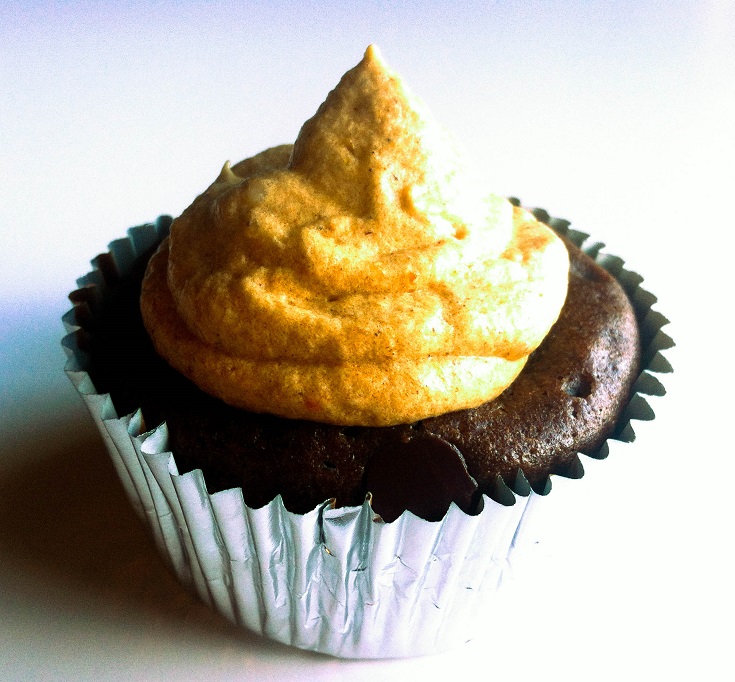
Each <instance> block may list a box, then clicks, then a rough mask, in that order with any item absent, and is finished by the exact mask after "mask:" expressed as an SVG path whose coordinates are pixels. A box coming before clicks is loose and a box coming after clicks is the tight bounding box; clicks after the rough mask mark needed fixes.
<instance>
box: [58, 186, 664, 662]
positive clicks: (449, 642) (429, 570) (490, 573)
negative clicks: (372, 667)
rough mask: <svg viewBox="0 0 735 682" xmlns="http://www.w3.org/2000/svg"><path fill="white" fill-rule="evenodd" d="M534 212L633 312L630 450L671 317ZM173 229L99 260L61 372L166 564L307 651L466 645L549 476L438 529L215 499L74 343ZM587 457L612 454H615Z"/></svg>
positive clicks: (135, 236) (86, 284)
mask: <svg viewBox="0 0 735 682" xmlns="http://www.w3.org/2000/svg"><path fill="white" fill-rule="evenodd" d="M513 201H514V203H517V201H516V200H513ZM535 214H536V216H537V217H538V218H540V219H542V220H544V221H545V222H547V223H548V224H550V225H551V227H553V228H554V229H555V230H556V231H557V232H559V233H561V234H564V235H565V236H567V237H568V238H569V239H571V240H572V241H573V242H574V243H576V244H577V245H578V246H580V247H581V248H582V250H584V251H585V252H586V253H588V254H589V255H591V256H592V257H593V258H594V259H595V260H596V261H597V262H598V263H600V264H601V265H602V266H603V267H605V268H606V269H607V270H608V271H610V272H611V273H612V274H613V275H614V276H615V277H616V278H617V279H618V281H620V283H621V284H622V286H623V288H624V289H625V290H626V292H627V294H628V296H629V297H630V299H631V301H632V303H633V305H634V307H635V310H636V313H637V316H638V321H639V326H640V330H641V338H642V346H643V357H642V367H643V369H642V371H641V374H640V376H639V378H638V381H637V382H636V385H635V389H634V394H633V395H632V397H631V399H630V402H629V403H628V406H627V407H626V409H625V411H624V414H623V416H622V417H621V419H620V421H619V423H618V426H617V428H616V431H615V433H614V434H613V438H615V439H617V440H622V441H632V440H633V439H634V438H635V433H634V431H633V427H632V425H631V422H632V421H633V420H650V419H653V417H654V414H653V411H652V409H651V408H650V406H649V404H648V402H647V401H646V399H645V397H644V396H645V395H663V394H664V388H663V386H662V384H661V382H660V381H659V379H658V378H657V376H656V375H659V374H661V373H665V372H670V371H672V370H671V366H670V364H669V363H668V361H667V360H666V358H665V357H664V355H663V353H662V352H663V351H664V350H665V349H666V348H669V347H671V346H672V345H673V342H672V341H671V339H670V338H669V337H668V336H667V335H666V334H664V333H663V332H662V331H661V329H662V327H663V326H665V325H666V324H667V322H668V321H667V320H666V319H665V318H664V317H663V316H662V315H660V314H659V313H657V312H656V311H654V310H653V309H652V306H653V304H654V303H655V300H656V299H655V297H653V296H652V295H651V294H649V293H648V292H646V291H645V290H644V289H643V288H642V287H641V284H642V281H643V280H642V278H641V277H640V276H639V275H637V274H635V273H633V272H629V271H627V270H626V269H625V268H624V262H623V260H622V259H620V258H618V257H617V256H611V255H609V254H606V253H604V251H603V245H602V244H600V243H597V242H591V241H590V240H589V237H588V235H586V234H584V233H581V232H577V231H574V230H571V229H570V228H569V223H568V222H566V221H563V220H559V219H553V218H550V217H549V216H548V214H546V212H545V211H542V210H537V211H535ZM170 224H171V218H169V217H167V216H163V217H161V218H159V219H158V220H157V221H156V222H154V223H150V224H146V225H141V226H138V227H135V228H131V229H130V230H128V236H127V238H125V239H119V240H116V241H114V242H112V243H111V244H110V247H109V248H110V251H109V253H107V254H103V255H101V256H98V257H97V258H96V259H94V260H93V261H92V265H93V267H94V269H93V271H92V272H90V273H89V274H87V275H86V276H84V277H82V278H80V279H79V280H78V286H79V289H77V290H76V291H75V292H73V293H72V294H71V295H70V298H71V300H72V302H73V304H74V307H73V309H72V310H70V311H69V312H68V313H67V314H66V315H65V316H64V324H65V326H66V328H67V332H68V335H67V336H65V337H64V339H63V342H62V345H63V347H64V348H65V350H66V352H67V355H68V361H67V364H66V367H65V371H66V373H67V375H68V376H69V378H70V379H71V381H72V383H73V385H74V387H75V388H76V389H77V391H78V392H79V394H80V395H81V396H82V399H83V400H84V402H85V404H86V405H87V408H88V409H89V412H90V414H91V415H92V418H93V420H94V421H95V424H96V425H97V428H98V429H99V432H100V434H101V435H102V438H103V440H104V443H105V446H106V448H107V450H108V452H109V454H110V457H111V458H112V461H113V464H114V466H115V469H116V471H117V474H118V476H119V478H120V480H121V482H122V484H123V487H124V489H125V491H126V493H127V496H128V498H129V499H130V502H131V504H132V505H133V507H134V508H135V510H136V512H137V514H138V516H139V517H140V518H141V520H142V521H143V523H144V524H145V525H146V526H147V527H148V529H149V530H150V532H151V535H152V536H153V539H154V541H155V544H156V546H157V548H158V551H159V553H160V554H161V556H162V557H163V558H164V559H165V561H166V562H167V563H168V564H169V565H170V567H171V568H172V570H173V571H174V572H175V573H176V575H177V576H178V578H179V580H180V581H181V582H182V583H183V584H184V585H186V586H187V587H189V588H190V589H193V590H194V591H195V592H196V593H197V594H198V595H199V597H200V598H201V599H202V600H203V601H204V602H206V603H207V604H209V605H210V606H212V607H213V608H214V609H216V610H217V611H219V612H220V613H221V614H222V615H224V616H225V617H226V618H228V619H229V620H231V621H232V622H234V623H236V624H238V625H240V626H243V627H245V628H248V629H250V630H253V631H255V632H257V633H259V634H262V635H264V636H266V637H269V638H271V639H274V640H277V641H279V642H283V643H285V644H289V645H293V646H296V647H300V648H303V649H309V650H314V651H319V652H322V653H326V654H331V655H333V656H339V657H344V658H392V657H406V656H416V655H423V654H430V653H435V652H438V651H441V650H445V649H448V648H451V647H453V646H456V645H457V644H460V643H462V642H464V641H466V640H468V639H471V638H472V637H473V635H474V634H475V633H476V632H477V630H478V627H479V625H480V624H481V623H482V621H483V620H487V619H488V618H492V614H493V600H494V598H495V596H496V595H497V592H498V589H499V587H500V586H501V584H502V582H503V580H504V579H505V578H507V577H508V575H509V571H510V567H511V562H512V561H513V560H514V558H515V557H516V556H517V555H518V554H519V553H520V552H522V550H523V549H524V548H527V547H529V546H532V545H533V544H534V543H535V542H536V541H537V538H535V537H534V536H533V531H532V530H531V529H532V528H533V525H532V524H531V523H530V522H529V519H530V517H531V515H532V512H534V511H535V510H536V509H537V508H538V507H543V505H544V504H545V495H546V494H547V493H548V492H549V490H550V488H551V480H549V481H548V482H547V485H546V486H545V487H544V489H543V491H541V494H539V493H537V492H534V491H532V490H531V489H530V486H528V484H527V483H526V482H525V480H524V479H523V477H522V475H520V474H519V477H518V478H517V480H516V482H515V483H514V484H513V485H512V486H511V487H510V488H509V487H508V486H506V485H505V484H504V483H502V482H501V481H499V482H498V486H497V490H495V491H493V497H494V498H495V499H497V500H500V502H497V501H495V500H494V499H491V498H490V497H488V496H483V502H484V506H483V508H482V511H481V512H480V513H479V514H477V515H474V516H470V515H467V514H465V513H464V512H462V511H461V510H460V509H459V508H458V507H457V506H456V505H454V504H452V506H451V507H450V509H449V511H448V512H447V514H446V516H445V517H444V518H443V519H442V520H441V521H437V522H429V521H424V520H423V519H420V518H418V517H416V516H415V515H413V514H412V513H410V512H405V513H404V514H403V515H402V516H401V517H400V518H398V519H397V520H396V521H394V522H392V523H385V522H383V521H382V520H381V519H380V518H379V517H376V515H375V513H374V512H373V510H372V508H371V506H370V502H369V500H366V501H365V503H364V504H363V505H362V506H359V507H343V508H337V509H335V508H333V502H332V501H331V500H325V501H324V503H322V504H320V505H318V506H317V507H315V508H314V509H313V510H312V511H310V512H309V513H307V514H294V513H292V512H290V511H288V510H287V509H286V508H285V507H284V504H283V502H282V500H281V498H280V497H276V498H275V499H274V500H273V501H271V502H270V503H269V504H267V505H265V506H264V507H261V508H259V509H253V508H250V507H248V506H247V505H246V504H245V503H244V501H243V495H242V490H241V489H239V488H234V489H230V490H225V491H222V492H217V493H214V494H211V495H210V494H209V493H208V492H207V488H206V485H205V481H204V477H203V474H202V472H201V471H200V470H194V471H191V472H188V473H184V474H180V473H179V471H178V468H177V465H176V459H175V453H172V452H171V451H170V448H169V445H168V433H167V429H166V425H165V424H162V425H160V426H158V427H157V428H155V429H154V430H152V431H147V430H146V426H145V424H144V420H143V417H142V414H141V412H140V410H138V411H136V412H134V413H132V414H127V415H122V416H121V415H118V414H117V413H116V412H115V408H114V405H113V403H112V399H111V398H110V396H109V395H108V394H100V393H98V392H97V390H96V388H95V386H94V384H93V382H92V380H91V378H90V376H89V373H88V372H87V368H88V367H89V365H88V359H87V357H86V355H85V353H84V351H83V350H82V349H81V348H80V345H81V346H83V344H79V343H78V339H79V337H80V335H83V334H84V331H83V330H84V327H85V322H86V321H88V320H90V319H92V318H93V317H94V315H95V314H96V313H97V311H98V310H99V309H100V308H101V307H102V306H104V305H105V300H106V298H107V296H108V294H109V290H110V288H111V286H113V285H114V282H115V281H117V279H118V278H119V277H120V276H123V275H125V273H127V272H128V271H129V270H130V269H131V267H132V265H133V264H134V262H135V260H136V258H138V256H139V255H140V254H142V253H144V252H145V251H147V250H148V249H149V248H150V247H152V246H154V245H155V244H156V243H157V242H159V241H160V240H161V239H163V238H164V237H165V235H166V234H167V233H168V229H169V227H170ZM592 456H594V457H596V458H599V459H602V458H604V457H605V456H607V446H606V445H604V446H603V447H602V448H601V449H600V450H599V451H598V452H597V453H595V454H594V455H592ZM575 464H576V466H572V467H570V469H569V473H568V474H567V475H568V476H570V477H574V478H581V477H582V475H583V465H582V462H581V460H578V461H577V462H576V463H575ZM541 511H543V509H542V510H541Z"/></svg>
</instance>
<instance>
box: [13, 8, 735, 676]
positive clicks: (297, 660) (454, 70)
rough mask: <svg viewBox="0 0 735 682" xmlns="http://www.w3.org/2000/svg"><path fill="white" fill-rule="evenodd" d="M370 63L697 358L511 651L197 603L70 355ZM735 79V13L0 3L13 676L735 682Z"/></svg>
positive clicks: (524, 601) (677, 364)
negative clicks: (204, 194)
mask: <svg viewBox="0 0 735 682" xmlns="http://www.w3.org/2000/svg"><path fill="white" fill-rule="evenodd" d="M347 7H349V8H347ZM371 42H376V43H377V44H378V45H379V46H380V48H381V50H382V52H383V55H384V57H385V59H386V60H387V61H388V63H389V64H390V65H391V66H392V67H393V68H394V69H395V70H397V71H398V72H399V73H400V74H401V75H402V76H403V77H404V78H405V79H406V81H407V82H408V83H409V85H410V87H411V88H412V89H413V91H414V92H416V93H417V94H418V95H419V96H421V97H422V98H423V99H424V100H425V101H426V102H427V103H428V104H429V106H430V107H431V108H432V110H433V111H434V114H435V116H436V117H437V118H438V119H439V120H440V121H442V122H443V123H444V124H445V125H446V126H447V127H449V128H450V129H452V130H453V131H454V132H455V134H456V135H457V136H458V137H459V138H460V139H461V140H462V141H463V143H464V144H465V145H466V147H467V148H468V150H469V153H470V156H471V157H472V159H473V161H474V162H475V164H476V166H477V168H478V172H481V173H483V174H484V177H485V178H486V179H487V186H488V188H489V189H492V190H494V191H496V192H498V193H501V194H506V195H515V196H519V197H521V198H522V199H523V201H524V203H525V204H526V205H530V206H543V207H544V208H546V209H548V211H549V212H550V213H551V214H552V215H556V216H561V217H565V218H568V219H570V220H571V221H572V223H573V226H574V227H576V228H577V229H580V230H583V231H586V232H589V233H591V234H592V235H593V236H594V237H595V239H597V240H600V241H603V242H605V243H606V244H607V245H608V250H609V251H610V252H611V253H615V254H618V255H620V256H622V257H623V258H625V260H626V262H627V267H628V268H629V269H632V270H635V271H636V272H639V273H640V274H641V275H642V276H643V277H644V278H645V286H646V288H648V289H649V290H650V291H652V292H654V293H655V294H656V295H657V296H658V298H659V302H658V304H657V306H656V308H657V309H658V310H659V311H660V312H661V313H663V314H664V315H665V316H666V317H668V318H669V319H670V320H671V324H670V325H669V326H668V327H667V328H666V331H667V333H668V334H669V335H670V336H671V337H673V338H674V340H675V341H676V343H677V346H676V348H674V349H672V350H671V351H669V352H668V353H667V357H668V358H669V360H670V361H671V363H672V364H673V366H674V368H675V372H674V374H673V375H668V376H663V377H662V378H663V381H664V384H665V385H666V387H667V389H668V395H667V396H666V397H664V398H653V399H652V400H651V401H650V402H651V405H652V406H653V408H654V410H655V411H656V413H657V418H656V420H654V421H653V422H647V423H642V424H640V425H638V426H637V428H636V432H637V434H638V438H637V440H636V442H635V443H633V444H631V445H624V446H620V447H614V448H613V451H612V454H611V456H610V458H609V459H608V460H607V461H605V462H603V463H601V464H599V465H597V466H592V465H590V467H588V475H587V476H586V477H585V479H584V480H583V481H581V482H574V484H573V485H572V484H569V485H566V482H563V481H562V482H559V484H558V485H556V484H555V488H554V491H553V492H552V496H554V495H556V497H555V498H554V499H555V500H558V502H557V504H556V507H557V508H556V512H555V513H554V514H551V513H550V515H549V518H548V519H546V521H547V523H546V525H547V526H548V528H547V530H546V533H547V535H546V538H545V540H546V542H545V543H542V548H543V550H542V551H540V552H539V556H538V557H537V558H536V561H535V562H533V563H531V564H529V565H528V567H527V569H526V571H525V572H522V573H521V575H520V576H519V579H518V580H517V581H516V583H515V584H514V585H513V587H512V588H511V589H509V590H508V592H507V594H506V597H505V601H504V602H502V603H501V604H499V606H498V609H497V612H495V613H489V614H487V615H488V623H487V631H486V632H484V633H482V634H481V636H479V637H478V639H476V640H474V641H473V642H470V643H469V644H467V645H465V646H463V647H462V648H461V649H459V650H456V651H453V652H450V653H448V654H442V655H439V656H434V657H429V658H423V659H416V660H407V661H387V662H351V661H337V660H333V659H329V658H326V657H322V656H318V655H314V654H308V653H303V652H299V651H296V650H292V649H289V648H286V647H282V646H280V645H275V644H271V643H268V642H266V641H264V640H262V639H260V638H258V637H255V636H252V635H250V634H248V633H244V634H242V633H240V632H237V631H235V630H233V629H231V628H230V627H229V626H228V625H227V624H226V623H224V622H222V621H221V620H220V619H219V618H218V617H216V616H214V615H211V614H209V612H208V611H207V610H206V609H205V608H204V607H203V606H202V605H200V604H199V603H197V602H196V601H195V600H194V599H192V598H190V597H189V596H188V595H187V594H186V593H184V592H183V590H182V589H181V588H180V587H179V586H178V584H177V583H176V582H175V581H174V580H173V578H171V576H170V575H169V574H168V572H167V570H166V568H165V567H164V565H163V564H162V563H161V562H160V561H159V560H158V558H157V556H156V554H155V552H154V550H153V546H152V543H151V542H149V541H148V539H147V537H146V536H145V534H144V533H143V530H142V528H141V527H140V525H139V524H138V521H137V519H136V518H135V517H134V515H133V513H132V512H131V511H130V510H129V509H128V507H127V503H126V501H125V499H124V498H123V495H122V493H121V490H120V488H119V486H118V484H117V482H116V481H115V480H114V477H113V473H112V469H111V466H110V465H109V464H108V462H107V460H106V459H105V458H106V455H105V453H104V450H103V447H102V444H101V441H100V439H99V437H98V436H97V435H96V433H95V431H94V429H93V427H92V425H91V420H90V419H89V417H88V416H87V415H86V412H85V410H84V407H83V405H82V402H81V400H80V399H79V397H78V396H77V395H76V394H75V393H74V391H73V390H72V388H71V386H70V385H69V384H68V382H67V380H66V378H65V377H64V376H63V373H62V367H63V363H64V356H63V353H62V351H61V350H60V346H59V341H60V338H61V336H62V326H61V323H60V317H61V315H62V314H63V313H64V312H65V311H66V310H67V308H68V307H69V305H68V302H67V300H66V295H67V294H68V292H69V291H70V290H71V289H72V288H74V282H75V280H76V278H77V277H78V276H80V275H82V274H84V273H85V272H87V271H88V269H89V260H90V258H92V257H93V256H95V255H96V254H97V253H99V252H102V251H104V250H106V245H107V243H108V242H109V241H111V240H112V239H115V238H118V237H120V236H123V235H124V232H125V230H126V229H127V227H129V226H131V225H135V224H139V223H141V222H146V221H149V220H151V219H154V218H155V217H156V216H158V215H160V214H163V213H169V214H173V215H176V214H178V213H179V212H181V211H182V210H183V209H184V208H185V207H186V206H187V204H188V203H189V202H190V201H191V200H192V199H193V197H194V196H195V195H196V194H198V193H199V192H200V191H202V190H203V189H204V188H205V187H206V185H207V184H208V183H209V182H210V181H211V180H212V179H214V177H215V176H216V175H217V173H218V172H219V169H220V167H221V165H222V163H223V162H224V161H225V160H226V159H231V160H232V161H233V162H234V161H237V160H239V159H241V158H244V157H245V156H248V155H250V154H252V153H255V152H257V151H259V150H261V149H263V148H265V147H268V146H271V145H274V144H279V143H282V142H289V141H293V139H294V138H295V136H296V134H297V133H298V130H299V127H300V125H301V123H302V122H303V121H304V120H305V119H306V118H308V117H310V116H311V115H312V114H313V113H314V111H315V110H316V107H317V106H318V105H319V103H320V102H321V101H322V100H323V98H324V97H325V96H326V94H327V92H328V91H329V90H330V89H331V88H332V87H334V85H335V84H336V83H337V81H338V79H339V77H340V76H341V74H342V73H343V72H344V71H346V70H347V69H349V68H351V67H352V66H353V65H354V64H355V63H357V61H359V59H360V58H361V56H362V53H363V51H364V49H365V47H366V46H367V45H368V44H369V43H371ZM734 74H735V3H733V2H732V0H703V1H701V2H694V1H693V0H691V1H688V0H675V1H673V2H650V1H649V2H632V1H629V0H626V1H623V2H602V1H590V2H583V1H582V0H575V1H574V2H558V3H543V2H535V1H531V2H520V1H518V2H475V1H465V2H443V3H440V2H430V1H429V0H423V1H419V0H417V1H415V2H405V3H398V2H388V1H384V2H378V1H375V2H363V3H342V2H321V3H317V2H314V1H309V0H306V1H304V0H302V1H301V2H296V1H295V0H294V1H293V2H272V3H256V2H242V3H224V2H193V1H189V0H181V1H180V2H166V1H163V2H148V3H144V2H136V1H130V2H119V3H109V4H108V3H77V2H59V3H52V2H25V3H2V4H0V319H1V321H2V329H1V331H0V362H1V364H0V399H1V400H2V404H1V405H0V420H1V421H0V678H2V679H8V680H34V679H43V680H75V679H79V680H157V679H177V680H194V679H208V680H220V679H221V680H226V679H233V680H239V679H274V680H280V679H314V680H320V679H345V680H347V679H349V680H353V681H354V680H367V679H398V678H399V677H400V678H402V679H403V678H409V679H410V678H411V677H414V678H415V677H418V676H421V677H422V679H434V676H436V677H438V678H439V679H451V678H455V677H463V676H468V675H476V674H481V675H482V676H483V678H488V679H489V678H492V677H500V676H502V677H504V678H506V679H508V678H509V677H510V676H512V678H511V679H544V678H545V677H546V676H547V675H548V676H550V677H551V678H552V679H556V677H558V676H559V675H564V676H565V677H566V678H567V679H570V680H577V679H584V680H588V679H596V680H597V679H617V678H625V679H630V680H636V679H685V678H689V679H692V678H694V679H731V677H730V676H731V675H732V670H731V669H730V668H731V666H730V665H729V663H728V658H729V657H728V653H729V649H730V647H731V646H732V616H731V614H732V609H733V607H734V606H735V603H734V601H733V589H732V586H731V580H732V576H733V569H734V568H735V567H734V566H733V559H732V554H733V553H732V549H733V520H734V514H733V511H732V504H731V502H730V500H731V498H732V487H733V483H734V482H735V478H734V476H733V474H734V473H735V471H734V467H733V463H732V462H733V455H735V452H733V445H732V437H731V434H732V410H731V407H732V387H733V372H732V365H733V361H732V357H731V354H732V332H731V331H730V326H731V325H730V319H729V318H730V317H731V315H732V295H733V285H732V277H731V270H730V264H731V260H732V256H731V250H732V246H733V236H732V235H733V230H735V218H734V217H733V216H735V207H734V204H733V199H734V197H735V190H734V189H733V187H734V186H735V161H734V160H735V125H734V124H733V120H735V75H734Z"/></svg>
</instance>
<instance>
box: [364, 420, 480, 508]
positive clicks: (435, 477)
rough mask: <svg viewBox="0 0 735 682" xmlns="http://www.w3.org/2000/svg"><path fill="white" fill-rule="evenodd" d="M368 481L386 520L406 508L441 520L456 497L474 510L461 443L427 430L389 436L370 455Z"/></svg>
mask: <svg viewBox="0 0 735 682" xmlns="http://www.w3.org/2000/svg"><path fill="white" fill-rule="evenodd" d="M363 485H364V488H365V491H366V492H369V493H371V494H372V505H373V509H374V510H375V511H376V512H377V513H378V514H380V516H381V517H382V518H383V520H385V521H394V520H395V519H397V518H398V517H399V516H400V515H401V514H402V513H403V512H404V511H405V510H406V509H408V510H409V511H411V512H413V513H414V514H416V516H420V517H421V518H423V519H426V520H427V521H439V520H441V519H442V517H443V516H444V514H446V512H447V509H449V505H450V504H451V503H452V502H456V504H457V506H458V507H460V509H462V510H463V511H465V512H467V513H469V512H470V511H471V510H472V507H473V495H474V493H475V491H476V490H477V483H476V482H475V479H474V478H472V476H470V475H469V473H468V471H467V465H466V464H465V461H464V458H463V457H462V453H460V451H459V450H458V449H457V448H456V446H454V445H452V444H451V443H448V442H447V441H445V440H444V439H443V438H440V437H439V436H435V435H433V434H430V433H425V432H423V431H414V432H411V433H409V434H403V437H401V436H397V437H395V438H393V439H389V440H387V442H386V443H384V444H383V446H382V447H381V448H380V449H379V450H378V451H377V452H374V453H373V455H372V456H371V457H370V460H369V461H368V464H367V467H366V470H365V478H364V482H363Z"/></svg>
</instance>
